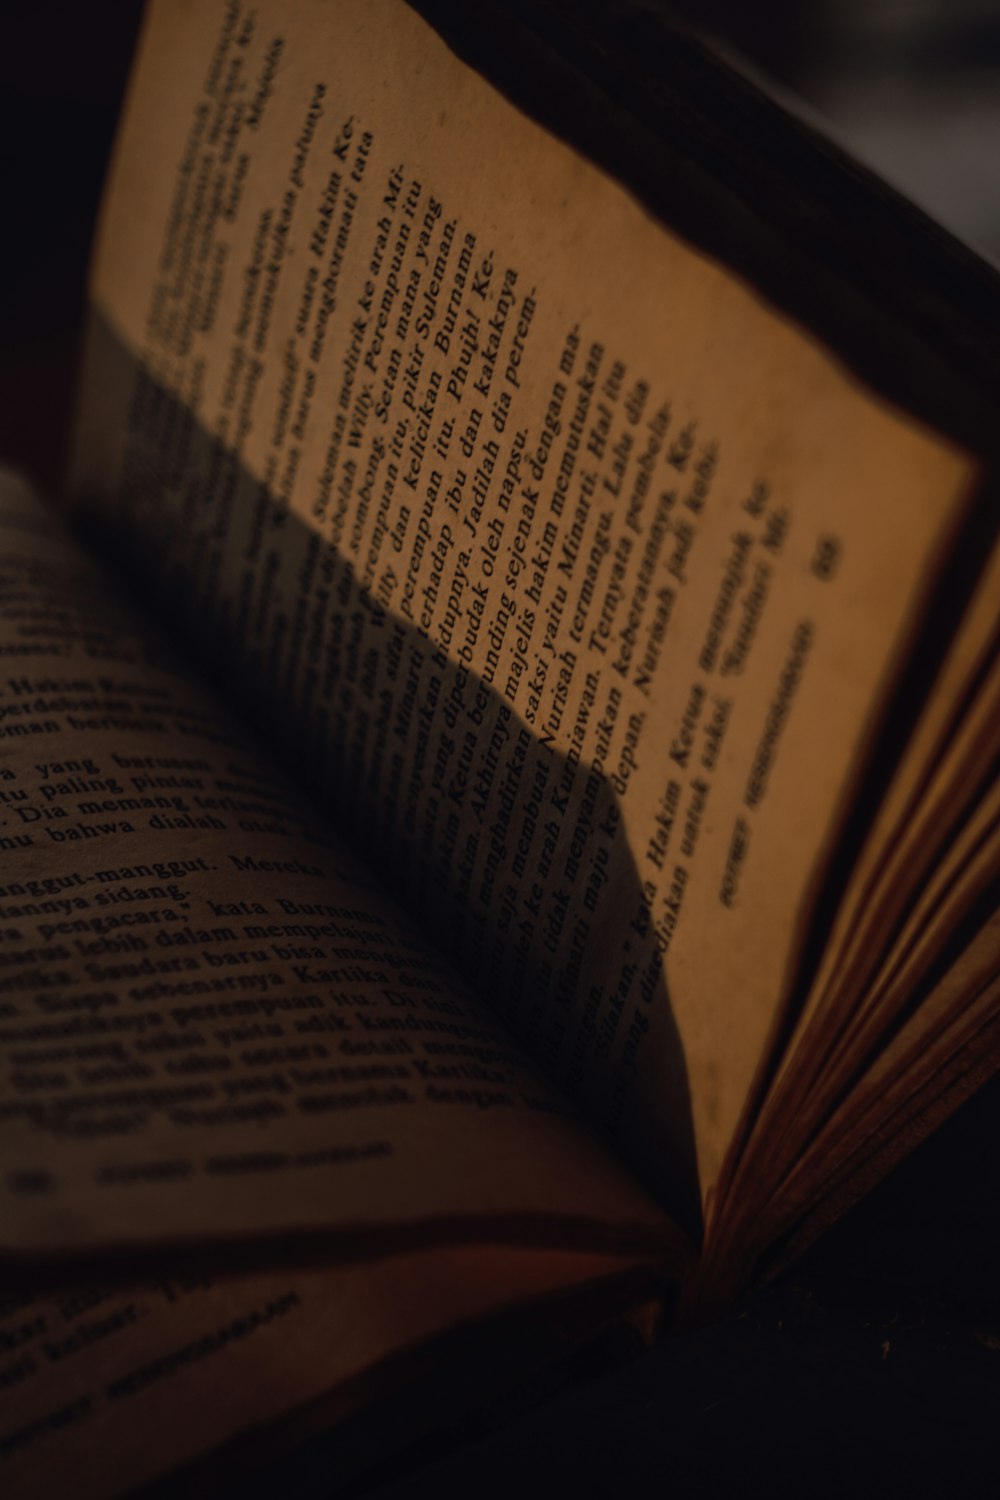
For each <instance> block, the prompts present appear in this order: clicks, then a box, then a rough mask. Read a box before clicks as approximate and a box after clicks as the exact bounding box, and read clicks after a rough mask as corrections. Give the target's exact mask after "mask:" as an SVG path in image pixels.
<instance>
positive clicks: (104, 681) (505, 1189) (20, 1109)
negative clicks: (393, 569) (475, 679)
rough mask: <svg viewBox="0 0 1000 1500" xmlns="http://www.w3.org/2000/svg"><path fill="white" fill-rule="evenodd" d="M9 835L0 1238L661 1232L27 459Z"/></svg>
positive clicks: (4, 752) (5, 627)
mask: <svg viewBox="0 0 1000 1500" xmlns="http://www.w3.org/2000/svg"><path fill="white" fill-rule="evenodd" d="M0 851H2V855H3V863H2V870H0V1258H3V1257H13V1258H32V1259H33V1260H35V1261H36V1262H37V1260H38V1258H40V1257H44V1256H52V1255H69V1254H79V1253H80V1252H82V1251H93V1250H96V1249H101V1248H106V1249H107V1248H110V1249H114V1250H117V1251H119V1252H120V1251H128V1250H129V1248H130V1247H132V1248H141V1247H146V1248H149V1247H150V1246H157V1247H162V1246H163V1245H165V1244H167V1243H173V1242H175V1241H188V1240H190V1239H192V1238H215V1239H218V1238H222V1237H244V1238H245V1237H246V1236H247V1235H248V1234H249V1233H255V1234H258V1235H262V1236H276V1235H283V1236H285V1237H286V1238H287V1237H288V1236H289V1235H292V1234H295V1233H299V1234H302V1235H308V1234H311V1233H316V1232H332V1231H338V1232H341V1233H344V1232H349V1233H352V1234H354V1235H355V1237H357V1236H358V1235H362V1236H363V1235H364V1233H365V1232H366V1231H369V1232H370V1231H373V1230H375V1229H378V1228H385V1227H386V1226H390V1225H391V1226H398V1227H401V1228H409V1229H410V1231H413V1230H414V1228H415V1226H418V1225H423V1226H425V1229H426V1226H427V1225H433V1224H434V1223H435V1222H438V1223H439V1224H441V1222H442V1221H446V1222H447V1223H448V1225H449V1226H450V1228H449V1229H448V1230H445V1229H443V1228H442V1229H440V1230H439V1231H438V1237H441V1236H442V1235H445V1234H447V1233H450V1234H451V1235H452V1237H455V1236H459V1237H460V1236H461V1235H462V1234H463V1233H469V1232H474V1233H477V1234H478V1236H479V1237H482V1235H483V1234H484V1233H487V1232H488V1231H486V1230H484V1229H483V1227H482V1223H481V1222H480V1223H479V1228H478V1230H472V1231H470V1226H473V1225H475V1224H476V1222H477V1221H481V1220H482V1219H483V1218H484V1217H485V1218H490V1219H494V1220H500V1219H503V1220H505V1221H506V1223H507V1226H508V1227H507V1229H506V1231H503V1230H502V1229H497V1230H496V1231H495V1232H496V1233H504V1232H506V1234H507V1235H508V1236H509V1235H511V1234H516V1235H517V1236H518V1237H520V1238H527V1239H529V1240H530V1239H532V1238H537V1237H538V1235H539V1234H548V1235H551V1233H552V1229H553V1225H554V1224H557V1223H558V1221H560V1220H564V1221H569V1225H566V1226H564V1230H563V1233H564V1234H566V1235H568V1236H570V1239H571V1242H572V1235H573V1233H574V1232H575V1233H576V1234H577V1235H581V1234H582V1235H587V1234H590V1236H591V1237H593V1235H594V1233H595V1232H597V1233H599V1234H600V1235H601V1237H602V1238H605V1237H606V1235H607V1233H608V1232H609V1230H610V1231H612V1232H614V1233H618V1234H623V1235H624V1236H625V1238H626V1240H629V1239H630V1238H631V1239H632V1241H633V1242H635V1241H634V1236H635V1234H636V1233H638V1234H639V1235H640V1237H642V1236H643V1235H645V1236H646V1237H648V1236H649V1235H650V1233H651V1232H652V1233H653V1236H654V1238H660V1237H662V1235H663V1234H666V1235H667V1237H668V1238H669V1230H668V1229H665V1228H663V1227H662V1219H661V1215H660V1214H659V1212H658V1211H657V1210H656V1209H655V1207H654V1206H653V1205H652V1203H651V1202H650V1201H649V1200H648V1199H646V1198H645V1197H644V1195H643V1194H641V1193H640V1192H639V1191H638V1189H635V1188H633V1187H631V1186H630V1185H629V1183H628V1180H627V1178H625V1177H624V1175H623V1174H621V1173H620V1172H619V1171H618V1170H617V1169H616V1166H615V1164H614V1163H613V1162H612V1161H611V1159H610V1157H609V1156H608V1154H607V1152H606V1150H605V1149H604V1148H603V1147H601V1146H599V1145H598V1144H597V1143H596V1142H595V1141H594V1140H592V1139H591V1137H590V1136H588V1135H587V1134H585V1133H584V1132H583V1131H582V1130H581V1128H580V1127H579V1126H578V1124H577V1123H576V1122H575V1120H574V1119H573V1118H572V1117H571V1115H570V1114H568V1113H567V1110H566V1108H565V1106H564V1104H563V1103H562V1102H561V1101H560V1099H559V1098H558V1097H557V1096H556V1095H555V1094H554V1093H553V1092H552V1091H551V1089H549V1088H548V1087H547V1086H545V1085H544V1084H543V1083H542V1082H540V1081H539V1079H538V1077H537V1075H536V1073H535V1071H534V1070H533V1069H532V1068H530V1067H529V1066H527V1065H526V1063H525V1061H524V1058H523V1055H521V1054H520V1053H519V1051H518V1049H517V1048H516V1047H515V1046H514V1045H513V1044H512V1042H511V1039H510V1037H509V1036H508V1035H507V1034H506V1033H505V1032H504V1031H503V1030H502V1029H501V1028H500V1027H499V1026H498V1025H497V1023H496V1021H495V1020H494V1019H492V1018H491V1017H490V1015H489V1012H488V1011H486V1010H485V1009H484V1008H483V1007H482V1006H481V1005H479V1004H477V1002H476V1001H475V1000H474V999H473V998H472V997H471V996H470V995H469V994H468V993H467V992H466V991H465V990H463V988H462V987H461V985H460V984H459V983H458V982H457V981H456V980H455V978H454V976H453V974H452V973H451V972H450V971H449V970H448V969H447V967H446V966H445V965H443V964H442V962H441V961H440V959H439V958H437V957H436V955H435V954H434V953H433V951H432V950H430V949H429V948H428V947H427V946H426V944H425V943H424V941H423V940H422V939H421V937H420V935H419V934H418V933H417V932H416V931H415V930H414V928H413V927H412V925H410V924H409V923H408V922H407V921H406V920H405V919H404V918H402V916H401V915H400V914H399V913H398V912H397V911H396V910H395V909H394V908H393V907H392V904H391V903H390V902H389V900H388V899H387V898H386V896H385V895H384V894H383V893H382V892H381V891H380V890H379V888H378V887H377V886H375V885H373V883H372V880H371V878H370V876H369V875H368V874H366V873H365V871H364V870H363V869H362V868H361V867H360V866H359V865H358V863H357V861H356V859H355V858H354V856H353V855H351V854H349V853H348V851H347V850H346V848H345V847H344V846H343V844H342V842H341V841H339V840H337V839H336V838H335V837H334V836H333V835H332V834H331V833H330V831H329V829H328V828H327V827H326V826H325V825H324V824H323V823H322V822H321V820H319V819H318V818H317V817H316V814H315V812H314V811H313V810H311V809H310V808H309V807H308V806H307V805H306V804H305V803H303V802H302V801H301V800H300V799H299V798H298V797H297V796H296V795H295V793H293V792H292V790H291V788H290V787H289V785H288V784H287V782H285V781H284V780H283V779H282V778H281V777H280V776H279V775H278V774H277V773H276V772H275V771H274V770H273V768H272V767H271V766H270V765H269V764H268V763H267V762H266V761H265V760H262V759H261V757H260V755H259V754H258V753H256V752H255V751H254V750H253V749H252V747H251V746H250V744H249V743H248V742H247V740H246V737H245V735H244V733H243V732H242V731H241V730H240V729H239V728H238V727H237V725H236V724H235V722H234V721H232V720H231V719H229V718H227V717H226V716H225V715H223V714H222V712H221V711H220V710H219V708H218V706H217V705H216V704H214V703H213V701H212V700H211V699H210V698H209V697H208V696H206V694H205V693H204V691H203V690H202V689H200V688H198V687H195V686H193V685H192V682H191V681H190V680H189V679H188V677H187V676H186V675H185V673H184V672H183V671H181V670H179V669H178V668H177V665H176V663H175V662H173V661H172V660H171V659H170V658H169V657H168V656H167V654H166V652H165V651H164V648H163V646H162V644H161V643H160V642H159V641H157V640H156V639H155V638H154V637H153V636H151V635H150V634H149V633H148V632H147V631H145V630H143V629H142V628H141V627H139V626H138V625H137V624H136V623H135V620H134V618H133V617H132V616H130V615H129V614H128V613H127V612H126V611H125V610H124V609H123V608H122V606H121V605H120V603H119V602H118V601H116V599H115V597H114V590H113V589H112V588H111V587H110V586H109V582H108V579H107V578H106V577H105V576H103V575H102V574H101V573H100V572H99V571H98V570H97V569H96V568H95V567H94V565H93V564H92V563H91V562H90V561H89V560H88V559H87V558H85V556H84V555H83V554H82V553H81V552H80V551H79V550H78V549H77V548H76V547H75V546H74V545H73V544H72V542H71V541H70V539H69V538H68V536H64V535H63V534H62V528H61V524H60V523H59V522H58V521H57V520H55V519H54V518H53V517H52V516H50V515H48V514H47V513H46V512H45V511H44V510H43V508H42V507H41V506H40V505H39V504H38V502H37V501H33V500H32V499H31V497H30V496H28V495H27V494H26V493H25V492H24V491H23V490H21V489H19V488H18V487H17V486H16V485H14V484H12V483H11V482H9V481H6V480H5V481H4V482H3V485H2V492H0ZM573 1223H575V1224H576V1230H575V1231H573V1229H572V1227H571V1225H572V1224H573ZM658 1224H659V1225H660V1226H661V1227H660V1228H659V1229H656V1227H655V1226H657V1225H658ZM463 1226H464V1228H463ZM512 1226H513V1227H512ZM540 1226H547V1228H543V1227H540ZM35 1269H37V1264H36V1266H35Z"/></svg>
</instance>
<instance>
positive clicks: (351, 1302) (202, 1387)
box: [0, 1247, 629, 1500]
mask: <svg viewBox="0 0 1000 1500" xmlns="http://www.w3.org/2000/svg"><path fill="white" fill-rule="evenodd" d="M628 1269H629V1265H628V1262H626V1261H617V1260H615V1259H614V1258H613V1257H609V1256H606V1257H602V1256H598V1255H573V1254H569V1253H566V1252H562V1253H559V1252H555V1251H525V1250H521V1251H519V1250H515V1249H502V1248H495V1247H494V1248H489V1247H479V1248H474V1249H467V1250H454V1249H453V1250H437V1251H430V1252H425V1253H422V1254H412V1255H408V1256H404V1255H396V1256H391V1257H389V1258H388V1259H385V1260H381V1261H377V1262H375V1263H373V1264H371V1265H363V1266H343V1267H338V1268H335V1269H332V1270H285V1271H276V1272H274V1273H269V1274H267V1275H253V1276H249V1275H247V1276H232V1277H217V1278H215V1279H212V1278H210V1277H206V1276H173V1277H171V1278H170V1279H167V1280H160V1281H156V1282H150V1283H136V1284H134V1285H130V1286H127V1287H124V1288H119V1289H117V1290H115V1289H109V1288H104V1287H93V1286H91V1287H83V1288H78V1289H76V1290H67V1291H64V1292H61V1293H59V1294H57V1295H53V1296H50V1297H44V1298H34V1299H32V1298H30V1297H26V1296H25V1297H9V1298H6V1299H2V1298H0V1492H2V1493H3V1495H4V1497H5V1500H29V1497H35V1496H46V1497H48V1496H56V1495H66V1496H69V1495H72V1496H73V1497H74V1500H105V1497H107V1496H111V1495H117V1494H120V1493H123V1492H124V1491H126V1490H129V1491H130V1490H132V1489H133V1488H134V1487H136V1486H138V1485H141V1484H144V1483H147V1482H148V1481H150V1480H151V1479H154V1478H156V1477H158V1476H159V1475H161V1474H162V1473H165V1472H167V1471H170V1470H173V1469H175V1468H180V1467H183V1466H184V1465H186V1464H189V1463H192V1462H194V1461H196V1460H197V1459H200V1458H202V1457H203V1456H204V1455H205V1454H206V1453H208V1452H209V1451H210V1450H212V1449H213V1448H217V1447H218V1446H219V1445H220V1444H222V1443H225V1442H227V1441H229V1440H230V1439H233V1438H235V1437H237V1436H239V1435H240V1434H246V1433H248V1432H250V1431H252V1430H253V1429H254V1428H261V1427H263V1425H264V1424H267V1423H271V1422H274V1421H276V1420H278V1419H280V1418H285V1417H287V1416H289V1414H291V1413H293V1412H295V1411H296V1409H297V1408H301V1407H303V1406H304V1405H306V1404H307V1403H315V1402H317V1401H322V1402H323V1404H322V1405H321V1406H320V1407H319V1408H318V1409H317V1411H316V1415H315V1416H314V1417H313V1425H315V1426H320V1427H321V1426H323V1425H325V1424H327V1423H329V1421H331V1420H333V1419H335V1418H336V1419H339V1418H343V1417H344V1416H347V1415H349V1414H350V1413H351V1411H352V1409H353V1408H354V1407H355V1406H357V1404H358V1402H359V1400H366V1399H370V1398H371V1397H372V1395H373V1394H375V1393H376V1391H377V1389H378V1385H379V1382H378V1379H377V1372H378V1366H379V1365H380V1364H381V1363H382V1362H383V1361H385V1360H387V1359H390V1358H391V1357H393V1356H399V1355H402V1354H406V1353H408V1352H409V1351H411V1350H412V1349H413V1348H414V1347H415V1346H416V1345H418V1344H420V1343H422V1342H423V1341H425V1340H428V1339H431V1338H433V1337H434V1336H435V1335H438V1334H441V1333H443V1332H445V1331H446V1330H449V1329H453V1328H455V1327H457V1326H460V1325H462V1324H463V1323H466V1322H469V1321H472V1320H474V1319H483V1318H487V1317H489V1315H490V1314H493V1313H496V1312H498V1311H500V1310H501V1309H504V1308H506V1307H507V1306H509V1305H510V1304H512V1303H518V1302H520V1303H524V1302H528V1301H534V1300H536V1299H539V1298H545V1297H551V1296H552V1295H553V1294H555V1293H558V1294H560V1295H562V1296H563V1297H565V1296H567V1295H568V1294H571V1293H572V1292H573V1290H574V1289H575V1288H578V1287H579V1286H580V1285H581V1284H582V1283H584V1282H593V1281H598V1280H600V1279H601V1278H609V1277H614V1276H615V1275H616V1274H619V1273H621V1272H623V1271H627V1270H628ZM624 1295H625V1294H624V1293H623V1297H624ZM625 1305H627V1304H625V1303H624V1302H623V1308H624V1306H625ZM484 1337H487V1338H488V1333H485V1334H484ZM373 1371H374V1372H376V1382H375V1383H374V1384H373V1382H372V1380H371V1379H370V1378H369V1379H367V1381H366V1383H365V1384H363V1385H360V1386H356V1385H352V1382H354V1381H356V1380H357V1377H359V1376H367V1377H370V1376H371V1373H372V1372H373ZM396 1378H397V1379H398V1376H397V1377H396ZM382 1383H383V1384H384V1383H385V1381H383V1382H382ZM338 1388H339V1390H338ZM493 1394H494V1393H493V1391H492V1390H491V1389H490V1388H489V1386H488V1385H486V1387H485V1389H483V1390H482V1391H481V1393H480V1398H481V1399H482V1400H488V1399H489V1398H490V1397H491V1396H492V1395H493ZM324 1398H325V1399H324ZM473 1399H474V1397H473ZM437 1416H438V1419H439V1420H440V1421H442V1422H443V1421H444V1420H446V1419H447V1417H448V1413H447V1412H439V1413H438V1414H437ZM303 1430H307V1429H303V1428H302V1427H301V1425H300V1426H299V1428H298V1429H297V1431H298V1435H299V1436H300V1437H301V1435H302V1432H303ZM259 1436H260V1434H259V1432H258V1434H257V1437H258V1440H259ZM391 1444H392V1437H391V1436H390V1437H388V1438H387V1440H386V1444H385V1448H386V1449H389V1448H391ZM383 1456H384V1452H378V1451H376V1452H373V1453H372V1454H371V1455H370V1458H371V1461H373V1462H374V1461H377V1460H378V1459H379V1458H381V1457H383Z"/></svg>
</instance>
